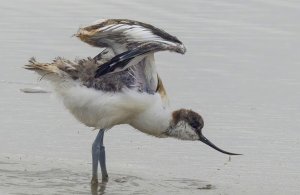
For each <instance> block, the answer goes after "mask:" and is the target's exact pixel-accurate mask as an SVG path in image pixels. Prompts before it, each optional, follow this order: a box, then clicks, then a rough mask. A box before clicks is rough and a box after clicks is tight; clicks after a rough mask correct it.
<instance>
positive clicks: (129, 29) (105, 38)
mask: <svg viewBox="0 0 300 195" xmlns="http://www.w3.org/2000/svg"><path fill="white" fill-rule="evenodd" d="M75 35H76V36H77V37H79V38H80V39H81V40H82V41H83V42H86V43H88V44H90V45H92V46H95V47H109V48H112V50H113V51H114V53H115V54H116V55H118V54H121V53H123V52H126V51H128V50H132V49H134V48H137V47H138V46H140V45H142V44H144V43H156V44H157V45H159V44H162V45H164V50H170V51H173V52H178V53H182V54H183V53H185V51H186V49H185V47H184V45H183V44H182V42H181V41H179V40H178V39H177V38H176V37H175V36H172V35H170V34H168V33H167V32H165V31H163V30H161V29H159V28H156V27H154V26H152V25H150V24H145V23H142V22H138V21H133V20H126V19H106V20H99V21H97V22H96V23H95V24H93V25H90V26H87V27H84V28H80V29H79V30H78V32H77V34H75Z"/></svg>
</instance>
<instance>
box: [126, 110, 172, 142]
mask: <svg viewBox="0 0 300 195" xmlns="http://www.w3.org/2000/svg"><path fill="white" fill-rule="evenodd" d="M171 120H172V112H171V111H170V110H169V109H167V108H163V107H162V106H161V105H153V106H152V107H151V108H149V109H147V110H145V111H144V112H142V113H140V114H139V115H137V116H136V117H135V118H134V119H133V120H132V121H131V123H130V125H131V126H132V127H134V128H136V129H138V130H140V131H142V132H143V133H146V134H149V135H153V136H155V137H166V135H165V132H166V131H167V130H168V129H169V127H170V122H171Z"/></svg>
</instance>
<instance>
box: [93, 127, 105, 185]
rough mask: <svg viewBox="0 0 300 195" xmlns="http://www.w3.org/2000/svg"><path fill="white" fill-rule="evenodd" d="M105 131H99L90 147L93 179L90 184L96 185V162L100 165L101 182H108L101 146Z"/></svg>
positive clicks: (103, 150)
mask: <svg viewBox="0 0 300 195" xmlns="http://www.w3.org/2000/svg"><path fill="white" fill-rule="evenodd" d="M104 132H105V129H100V130H99V132H98V135H97V137H96V139H95V141H94V143H93V146H92V161H93V165H92V166H93V167H92V172H93V177H92V181H91V183H92V184H95V183H98V161H99V163H100V168H101V173H102V182H107V181H108V174H107V170H106V162H105V147H104V145H103V138H104Z"/></svg>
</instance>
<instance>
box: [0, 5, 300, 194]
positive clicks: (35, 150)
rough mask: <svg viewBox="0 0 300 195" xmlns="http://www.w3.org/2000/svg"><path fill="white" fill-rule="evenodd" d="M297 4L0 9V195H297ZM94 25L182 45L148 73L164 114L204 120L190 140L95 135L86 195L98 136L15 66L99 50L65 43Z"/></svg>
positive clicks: (128, 133) (117, 130) (130, 133)
mask: <svg viewBox="0 0 300 195" xmlns="http://www.w3.org/2000/svg"><path fill="white" fill-rule="evenodd" d="M299 16H300V3H298V2H296V1H284V0H276V1H260V0H251V1H247V2H239V1H231V0H229V1H226V2H224V1H221V0H218V1H196V0H188V1H184V2H180V1H178V2H176V1H169V0H167V1H151V2H150V1H149V2H148V1H143V2H141V1H130V2H125V1H121V0H119V1H114V2H111V1H102V2H101V3H99V1H88V2H83V1H79V0H75V1H71V0H63V1H58V0H54V1H37V0H28V1H21V0H16V1H3V2H1V6H0V24H1V31H0V42H1V47H0V59H1V62H2V65H1V66H0V70H1V71H0V90H1V96H0V121H1V127H0V194H103V193H104V194H299V192H300V187H299V186H300V166H299V164H300V155H299V154H300V134H299V129H300V102H299V100H300V76H299V75H300V74H299V73H300V66H299V61H300V57H299V52H298V51H299V49H298V48H299V45H300V36H299V34H300V25H299V22H298V19H299ZM99 18H129V19H136V20H140V21H144V22H147V23H151V24H154V25H155V26H158V27H162V28H163V29H165V30H166V31H168V32H170V33H171V34H174V35H176V36H177V37H178V38H179V39H180V40H181V41H182V42H183V43H185V46H186V47H187V53H186V55H183V56H182V55H176V54H172V53H167V52H164V53H159V54H157V55H156V63H157V66H158V69H159V72H160V75H161V77H162V78H163V81H164V84H165V86H166V88H167V91H168V94H169V96H170V99H171V104H172V105H173V107H174V108H181V107H187V108H192V109H193V110H195V111H198V112H200V113H201V114H202V116H203V118H204V121H205V127H204V130H203V131H204V134H205V135H206V136H207V137H208V138H210V140H211V141H213V142H214V143H216V145H218V146H219V147H221V148H223V149H225V150H228V151H232V152H237V153H243V154H244V155H243V156H238V157H231V160H229V158H228V156H227V155H224V154H221V153H218V152H216V151H214V150H212V149H210V148H208V147H207V146H206V145H204V144H202V143H198V142H182V141H178V140H174V139H157V138H153V137H149V136H147V135H144V134H142V133H140V132H138V131H136V130H133V129H132V128H130V127H128V126H117V127H114V128H113V129H111V130H110V131H108V132H107V133H106V135H105V141H104V142H105V146H106V150H107V163H108V172H109V174H110V181H109V183H108V184H107V185H105V186H102V185H99V186H98V187H97V188H93V189H91V187H90V184H89V182H90V179H91V144H92V142H93V140H94V138H95V136H96V133H97V132H96V131H92V130H91V129H89V128H87V127H85V126H84V125H81V124H79V123H78V122H77V121H76V120H75V119H74V118H73V117H72V116H71V115H70V114H69V113H68V112H67V111H66V110H65V109H64V108H63V106H62V104H61V102H60V101H59V100H58V99H57V98H56V97H55V95H54V94H53V93H43V94H32V93H23V92H21V91H20V89H24V88H31V87H37V86H41V87H43V88H44V89H46V90H51V88H49V86H48V84H47V83H45V82H40V81H39V78H38V77H37V76H36V75H34V74H32V73H30V72H28V71H26V70H23V69H22V68H21V67H22V65H23V64H25V63H26V62H27V60H28V59H29V58H30V57H32V56H35V57H37V59H38V60H41V61H49V60H51V59H53V58H54V57H56V56H59V55H61V56H64V57H66V58H70V59H73V58H75V57H87V56H95V55H96V54H97V53H98V52H99V49H97V48H92V47H89V46H88V45H85V44H84V43H81V42H80V41H78V40H77V39H76V38H74V37H73V38H72V37H71V35H72V34H74V33H75V32H76V31H77V28H78V27H79V26H81V25H86V24H88V23H90V22H92V21H94V20H96V19H99Z"/></svg>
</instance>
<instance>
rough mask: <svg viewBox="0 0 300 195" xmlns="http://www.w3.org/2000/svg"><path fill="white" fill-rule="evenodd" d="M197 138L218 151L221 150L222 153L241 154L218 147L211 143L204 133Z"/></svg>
mask: <svg viewBox="0 0 300 195" xmlns="http://www.w3.org/2000/svg"><path fill="white" fill-rule="evenodd" d="M199 140H200V141H202V142H203V143H205V144H206V145H209V146H210V147H212V148H213V149H215V150H218V151H219V152H222V153H224V154H228V155H242V154H236V153H231V152H227V151H225V150H222V149H220V148H219V147H217V146H216V145H215V144H213V143H212V142H211V141H209V140H208V139H207V138H206V137H204V135H202V134H201V135H200V139H199Z"/></svg>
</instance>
